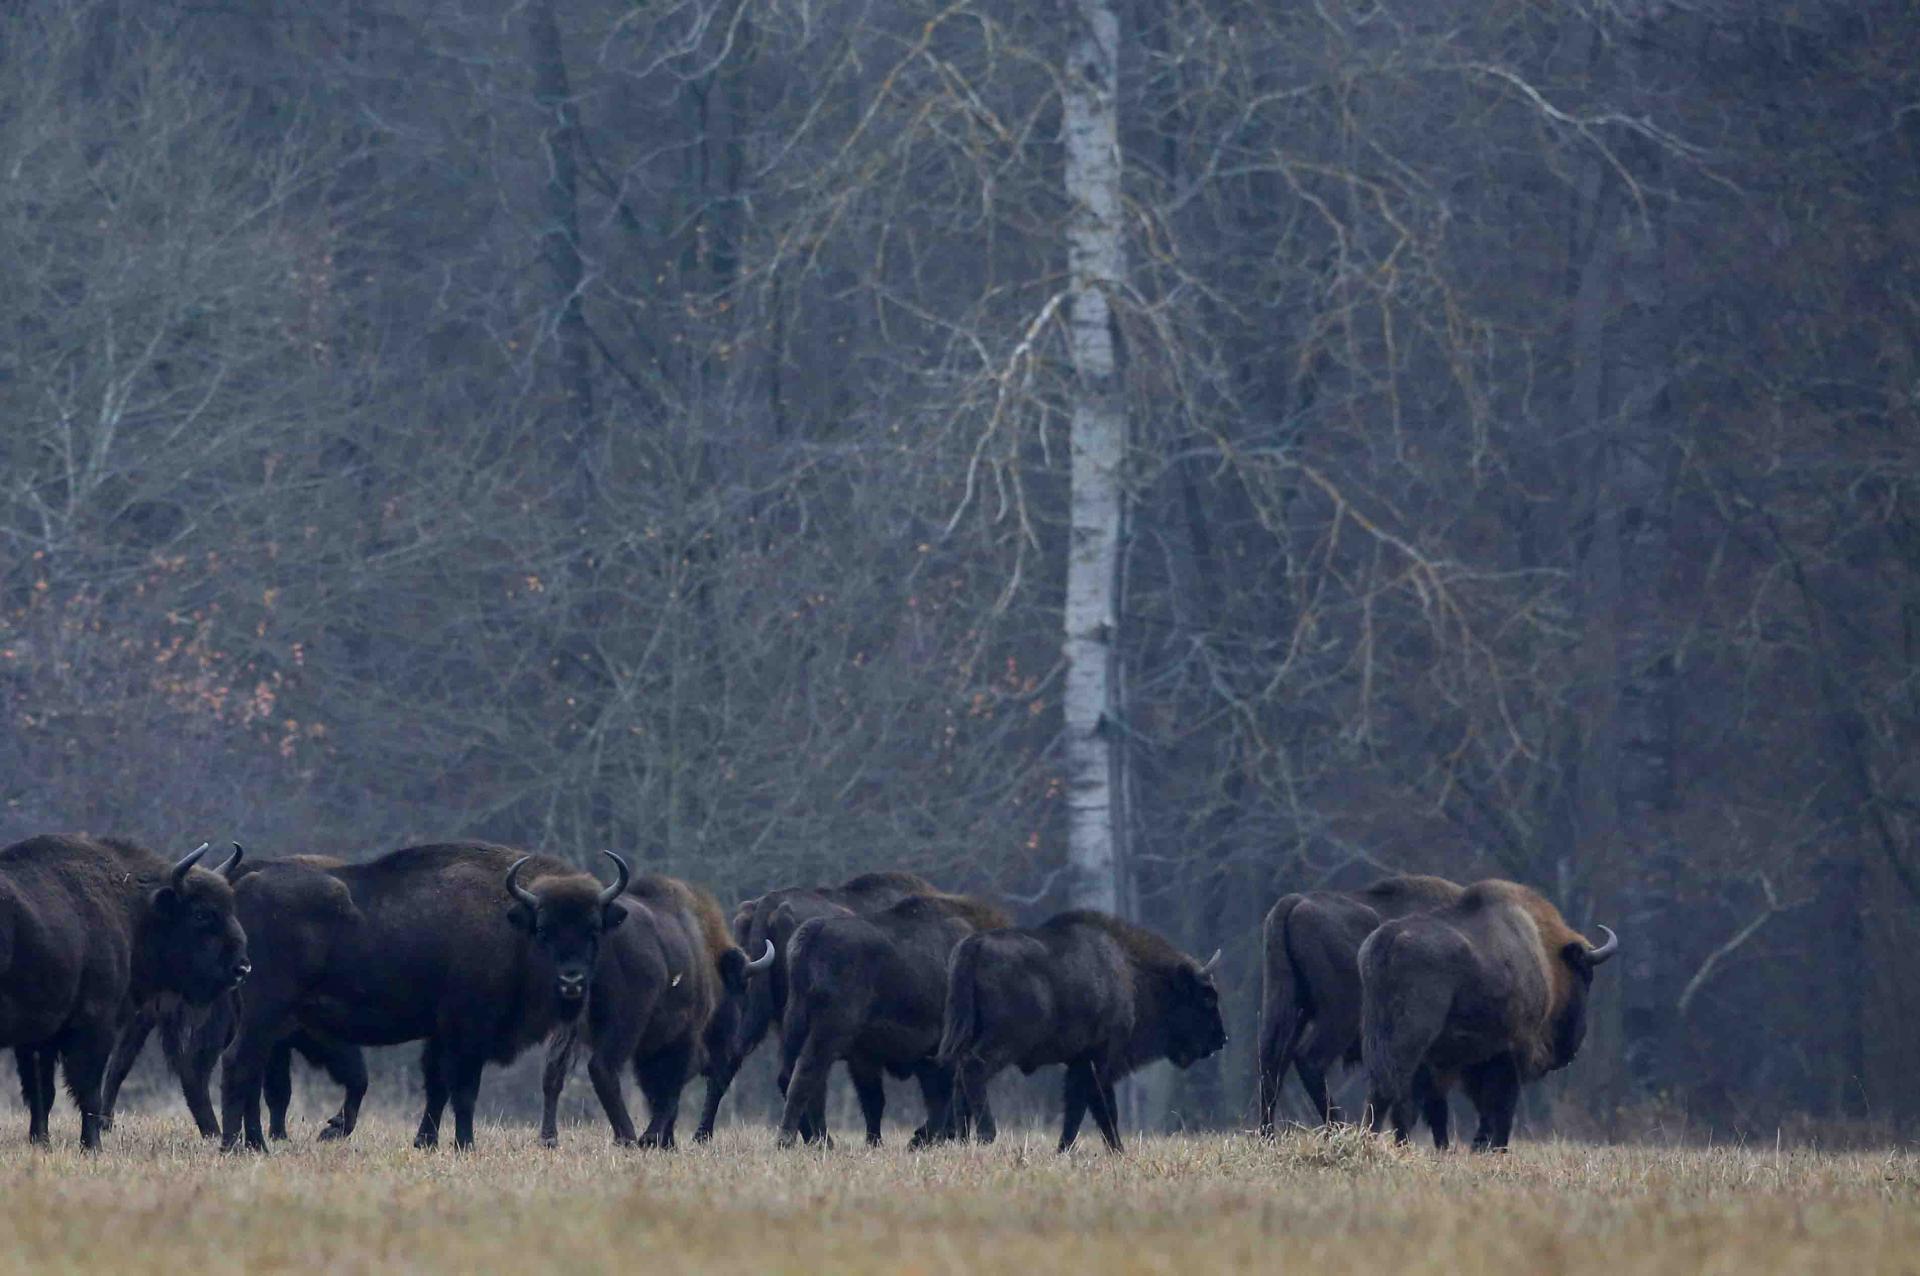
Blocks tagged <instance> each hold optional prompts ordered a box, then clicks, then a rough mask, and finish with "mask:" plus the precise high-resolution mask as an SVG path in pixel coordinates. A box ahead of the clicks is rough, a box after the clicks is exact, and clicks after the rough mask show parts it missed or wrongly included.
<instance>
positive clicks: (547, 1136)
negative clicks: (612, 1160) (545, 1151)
mask: <svg viewBox="0 0 1920 1276" xmlns="http://www.w3.org/2000/svg"><path fill="white" fill-rule="evenodd" d="M615 1142H618V1140H615ZM540 1146H541V1147H543V1148H557V1147H559V1146H560V1136H559V1135H558V1134H555V1133H554V1132H552V1131H550V1130H542V1131H540Z"/></svg>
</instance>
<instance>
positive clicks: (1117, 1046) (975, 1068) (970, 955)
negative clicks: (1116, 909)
mask: <svg viewBox="0 0 1920 1276" xmlns="http://www.w3.org/2000/svg"><path fill="white" fill-rule="evenodd" d="M1219 963H1220V954H1219V953H1217V952H1216V953H1215V954H1214V955H1213V956H1212V957H1211V958H1209V959H1208V961H1207V962H1206V964H1204V965H1202V964H1201V963H1200V962H1198V961H1195V960H1194V959H1193V958H1192V957H1189V956H1187V955H1186V954H1185V953H1183V952H1181V951H1180V950H1179V949H1177V948H1175V947H1174V946H1173V945H1172V944H1169V943H1168V942H1167V941H1166V940H1164V939H1162V938H1161V937H1160V936H1158V935H1156V934H1154V933H1153V932H1152V931H1149V930H1144V929H1142V928H1141V927H1138V926H1134V925H1132V924H1130V923H1128V922H1123V921H1121V920H1120V919H1119V918H1116V917H1111V916H1108V915H1107V914H1105V913H1101V912H1095V911H1092V910H1078V911H1074V912H1068V913H1061V914H1060V915H1058V916H1057V917H1053V918H1051V919H1049V920H1048V921H1046V922H1043V923H1042V924H1040V925H1039V926H1036V927H1033V928H1031V929H1022V930H996V931H987V932H985V933H983V934H978V935H973V936H970V937H968V938H966V939H963V940H961V941H960V943H959V944H958V945H956V946H955V948H954V950H953V957H952V960H951V961H950V962H949V964H948V967H947V1012H946V1030H945V1033H944V1035H943V1036H942V1037H941V1041H940V1056H939V1057H940V1062H941V1063H942V1064H943V1065H944V1066H946V1067H949V1068H952V1069H954V1070H955V1072H954V1088H955V1102H956V1103H958V1104H961V1105H963V1106H964V1108H965V1110H966V1113H967V1116H968V1117H969V1118H971V1119H972V1120H974V1121H975V1122H977V1124H978V1126H979V1129H978V1131H977V1133H978V1135H979V1138H980V1140H981V1141H982V1142H991V1141H992V1139H993V1136H994V1129H993V1126H992V1124H991V1117H990V1116H988V1115H987V1114H986V1112H985V1109H984V1101H985V1099H986V1094H987V1083H988V1082H989V1081H991V1080H992V1079H993V1077H994V1075H995V1074H996V1073H998V1072H999V1071H1000V1070H1001V1069H1002V1068H1005V1067H1006V1066H1007V1065H1008V1064H1012V1065H1014V1066H1016V1067H1018V1068H1019V1069H1020V1070H1021V1071H1022V1072H1027V1073H1031V1072H1033V1071H1034V1070H1035V1069H1037V1068H1040V1067H1043V1066H1045V1065H1047V1064H1050V1063H1064V1064H1066V1065H1067V1078H1066V1111H1065V1115H1064V1117H1063V1119H1062V1121H1061V1127H1060V1151H1062V1152H1064V1151H1066V1150H1067V1149H1068V1148H1070V1147H1072V1146H1073V1140H1074V1138H1075V1136H1076V1135H1078V1134H1079V1132H1080V1122H1081V1119H1082V1118H1083V1117H1084V1116H1085V1115H1086V1112H1087V1109H1088V1108H1089V1107H1091V1108H1092V1109H1093V1119H1094V1121H1095V1122H1096V1123H1098V1125H1099V1127H1100V1133H1101V1135H1102V1136H1103V1137H1105V1139H1106V1141H1107V1146H1108V1147H1110V1148H1112V1149H1113V1150H1114V1151H1119V1150H1120V1125H1119V1114H1118V1109H1117V1108H1116V1106H1115V1103H1114V1095H1113V1086H1114V1083H1115V1082H1116V1081H1118V1080H1119V1079H1120V1078H1122V1077H1124V1076H1126V1075H1127V1074H1128V1073H1130V1072H1132V1071H1133V1070H1134V1069H1136V1068H1139V1067H1142V1066H1144V1065H1146V1064H1148V1063H1152V1062H1153V1061H1154V1060H1156V1059H1167V1060H1170V1061H1171V1062H1172V1063H1173V1064H1174V1066H1175V1067H1180V1068H1185V1067H1188V1066H1190V1065H1191V1064H1193V1063H1194V1062H1195V1061H1197V1060H1200V1059H1204V1058H1206V1057H1207V1056H1208V1055H1210V1054H1212V1053H1213V1052H1214V1051H1216V1050H1218V1049H1220V1048H1221V1047H1222V1046H1224V1045H1225V1044H1226V1043H1227V1030H1226V1025H1225V1024H1224V1023H1223V1022H1222V1021H1221V1018H1220V993H1219V990H1218V989H1217V988H1216V987H1215V986H1214V979H1213V972H1214V969H1215V968H1216V967H1217V966H1218V965H1219Z"/></svg>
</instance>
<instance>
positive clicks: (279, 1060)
mask: <svg viewBox="0 0 1920 1276" xmlns="http://www.w3.org/2000/svg"><path fill="white" fill-rule="evenodd" d="M260 1093H261V1096H262V1097H263V1098H265V1099H266V1101H267V1137H268V1138H269V1139H275V1140H278V1141H280V1142H283V1143H284V1142H285V1141H286V1138H287V1108H288V1107H289V1106H291V1105H292V1103H293V1047H292V1046H291V1045H290V1044H288V1043H287V1042H285V1041H276V1042H274V1043H273V1049H272V1050H270V1051H268V1052H267V1066H266V1070H265V1071H264V1072H263V1073H262V1074H261V1077H260Z"/></svg>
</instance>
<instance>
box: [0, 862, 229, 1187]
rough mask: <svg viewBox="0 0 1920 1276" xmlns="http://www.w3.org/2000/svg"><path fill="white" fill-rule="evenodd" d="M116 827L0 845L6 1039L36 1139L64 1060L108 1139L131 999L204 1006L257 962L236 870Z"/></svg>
mask: <svg viewBox="0 0 1920 1276" xmlns="http://www.w3.org/2000/svg"><path fill="white" fill-rule="evenodd" d="M206 852H207V847H206V844H205V843H204V842H203V843H201V845H200V847H199V848H198V849H197V850H194V851H191V852H189V853H188V854H187V855H186V856H184V857H183V858H181V859H180V860H178V861H176V862H175V863H173V864H171V865H170V864H168V863H167V862H166V861H165V860H163V859H161V858H160V857H159V856H158V855H155V854H154V853H153V852H152V851H149V850H146V849H145V848H143V847H140V846H136V845H134V844H133V843H132V842H125V841H120V840H118V839H116V838H93V837H87V836H84V835H74V836H47V837H35V838H29V839H28V840H27V841H24V842H16V843H15V844H14V845H12V846H9V847H7V848H6V849H5V850H0V1047H4V1046H12V1047H13V1048H14V1056H15V1061H16V1063H17V1064H18V1065H19V1069H20V1092H21V1095H22V1097H23V1098H24V1099H25V1100H26V1104H27V1111H28V1127H27V1129H28V1132H27V1137H28V1139H29V1140H31V1141H32V1142H34V1143H45V1142H47V1137H48V1135H47V1120H48V1116H49V1114H50V1113H51V1112H52V1110H53V1092H54V1067H55V1065H56V1063H57V1064H58V1065H59V1066H60V1067H62V1068H64V1069H65V1071H66V1075H67V1088H68V1090H69V1091H71V1092H72V1094H73V1098H74V1102H75V1103H76V1104H77V1105H78V1106H79V1108H80V1143H81V1146H83V1147H85V1148H88V1149H93V1148H97V1147H99V1146H100V1130H101V1121H100V1086H101V1079H102V1077H103V1075H104V1074H105V1072H106V1068H107V1061H108V1058H109V1056H110V1055H111V1054H112V1051H113V1044H114V1039H115V1037H116V1036H117V1035H118V1033H119V1029H120V1025H121V1022H122V1019H123V1017H124V1015H125V1012H126V1008H128V1007H131V1006H141V1005H146V1004H148V1003H150V1002H152V1001H154V1000H155V999H156V998H159V997H163V996H177V997H181V998H184V999H185V1000H187V1001H189V1002H192V1003H193V1004H195V1005H205V1004H206V1003H208V1002H210V1001H213V1000H214V999H215V998H217V997H219V996H221V995H222V994H224V993H226V992H228V991H230V990H231V989H233V988H235V987H237V986H238V985H239V984H240V982H241V981H242V980H243V979H245V978H246V977H247V975H248V973H249V972H250V971H251V970H252V964H251V962H250V961H249V955H248V951H247V937H246V933H245V932H244V930H243V929H242V928H241V925H240V923H239V921H238V920H237V919H236V918H235V916H234V899H233V889H232V887H230V886H229V885H228V884H227V882H226V879H224V878H222V877H220V876H219V875H218V874H216V873H211V872H208V871H207V870H206V869H203V868H197V867H195V866H196V865H197V864H198V863H199V861H200V857H201V856H203V855H205V854H206Z"/></svg>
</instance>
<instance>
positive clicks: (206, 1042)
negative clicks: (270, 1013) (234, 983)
mask: <svg viewBox="0 0 1920 1276" xmlns="http://www.w3.org/2000/svg"><path fill="white" fill-rule="evenodd" d="M238 1028H239V1018H238V1013H237V1009H236V1006H235V1003H234V1001H233V998H232V997H230V996H229V997H226V998H223V999H222V1000H220V1001H218V1002H216V1003H214V1005H213V1006H212V1007H210V1008H209V1009H208V1011H207V1012H206V1014H205V1015H203V1016H202V1017H201V1018H200V1020H199V1026H198V1027H196V1028H194V1029H193V1030H192V1032H190V1033H189V1034H188V1035H187V1037H186V1039H185V1040H183V1041H181V1042H180V1043H179V1051H180V1053H179V1057H178V1059H177V1060H176V1061H175V1062H174V1070H175V1071H176V1072H177V1073H179V1076H180V1093H181V1094H182V1095H184V1096H185V1097H186V1100H187V1108H188V1110H189V1111H191V1112H192V1113H193V1123H194V1125H196V1126H197V1127H199V1130H200V1137H201V1138H203V1139H217V1138H219V1137H220V1122H219V1121H218V1120H217V1119H216V1118H215V1116H214V1112H213V1071H214V1069H215V1068H217V1067H218V1066H219V1065H220V1056H221V1054H222V1053H224V1052H225V1050H226V1048H227V1044H228V1042H230V1041H231V1040H232V1039H233V1034H234V1032H235V1031H236V1030H237V1029H238Z"/></svg>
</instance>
